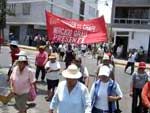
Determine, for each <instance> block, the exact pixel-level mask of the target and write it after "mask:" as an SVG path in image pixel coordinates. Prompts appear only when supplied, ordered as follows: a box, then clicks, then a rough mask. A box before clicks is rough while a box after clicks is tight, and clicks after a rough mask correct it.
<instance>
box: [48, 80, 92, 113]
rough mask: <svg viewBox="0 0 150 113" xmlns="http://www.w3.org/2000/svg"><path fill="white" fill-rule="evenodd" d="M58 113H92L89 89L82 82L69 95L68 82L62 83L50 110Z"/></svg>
mask: <svg viewBox="0 0 150 113" xmlns="http://www.w3.org/2000/svg"><path fill="white" fill-rule="evenodd" d="M57 108H58V113H91V99H90V96H89V92H88V89H87V88H86V86H85V85H84V84H82V83H80V82H77V84H76V85H75V87H74V88H73V89H72V91H71V92H70V93H69V91H68V88H67V82H66V81H62V82H61V83H60V84H59V85H58V88H57V90H56V92H55V95H54V97H53V99H52V101H51V103H50V109H53V110H54V109H57Z"/></svg>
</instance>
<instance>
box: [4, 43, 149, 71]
mask: <svg viewBox="0 0 150 113" xmlns="http://www.w3.org/2000/svg"><path fill="white" fill-rule="evenodd" d="M6 46H8V45H6ZM19 47H20V48H22V49H27V50H32V51H37V48H36V47H31V46H26V45H19ZM114 62H115V64H116V65H122V66H125V65H126V64H127V61H126V60H120V59H116V58H115V59H114ZM135 67H138V62H136V63H135ZM146 67H147V69H150V64H149V63H147V64H146Z"/></svg>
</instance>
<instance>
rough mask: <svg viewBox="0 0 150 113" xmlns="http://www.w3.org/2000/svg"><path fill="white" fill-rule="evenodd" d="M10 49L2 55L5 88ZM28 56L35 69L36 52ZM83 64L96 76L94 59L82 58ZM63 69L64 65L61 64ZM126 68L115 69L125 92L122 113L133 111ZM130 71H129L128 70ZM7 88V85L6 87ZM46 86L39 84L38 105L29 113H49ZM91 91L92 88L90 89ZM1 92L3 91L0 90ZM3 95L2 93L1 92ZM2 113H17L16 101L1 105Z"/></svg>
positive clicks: (0, 71) (1, 80)
mask: <svg viewBox="0 0 150 113" xmlns="http://www.w3.org/2000/svg"><path fill="white" fill-rule="evenodd" d="M9 51H10V50H9V48H7V47H2V52H1V53H0V86H3V85H4V84H5V83H4V82H5V79H6V75H4V74H3V73H6V72H7V70H8V67H9V65H10V63H11V59H10V56H9ZM25 51H26V52H27V54H28V58H29V63H30V65H31V66H32V67H33V68H35V66H34V59H35V54H36V52H35V51H30V50H25ZM82 59H83V64H84V65H86V66H87V68H88V71H89V73H90V74H92V75H94V74H95V72H96V69H97V66H96V60H95V59H92V58H91V56H87V57H82ZM61 65H62V67H64V64H63V63H61ZM123 70H124V67H123V66H119V65H116V68H115V76H116V81H117V82H118V83H119V84H120V87H121V90H122V92H123V95H124V96H123V99H122V100H120V109H121V110H122V111H123V112H122V113H130V111H131V98H130V97H129V85H130V79H131V76H130V75H128V74H125V73H124V72H123ZM127 71H128V70H127ZM93 80H94V77H90V83H89V86H91V84H92V82H93ZM4 86H5V85H4ZM46 89H47V88H46V84H41V83H39V84H38V96H37V99H36V101H35V103H36V105H35V106H34V107H33V108H30V109H29V110H28V113H48V105H49V103H48V102H46V101H45V99H44V97H45V96H46ZM89 89H90V87H89ZM0 91H1V90H0ZM0 93H2V92H0ZM0 113H17V111H16V109H15V108H14V99H12V101H11V102H9V104H8V105H3V104H2V103H0Z"/></svg>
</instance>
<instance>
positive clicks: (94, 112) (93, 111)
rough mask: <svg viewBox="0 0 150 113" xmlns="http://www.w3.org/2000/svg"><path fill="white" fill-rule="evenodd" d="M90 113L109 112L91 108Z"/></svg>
mask: <svg viewBox="0 0 150 113" xmlns="http://www.w3.org/2000/svg"><path fill="white" fill-rule="evenodd" d="M92 113H109V111H104V110H101V109H97V108H96V107H93V108H92Z"/></svg>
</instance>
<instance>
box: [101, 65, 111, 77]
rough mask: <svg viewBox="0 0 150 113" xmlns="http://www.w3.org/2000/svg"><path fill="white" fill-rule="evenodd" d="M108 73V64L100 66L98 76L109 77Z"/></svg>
mask: <svg viewBox="0 0 150 113" xmlns="http://www.w3.org/2000/svg"><path fill="white" fill-rule="evenodd" d="M109 75H110V68H109V67H108V66H101V67H100V70H99V73H98V76H106V77H109Z"/></svg>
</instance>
